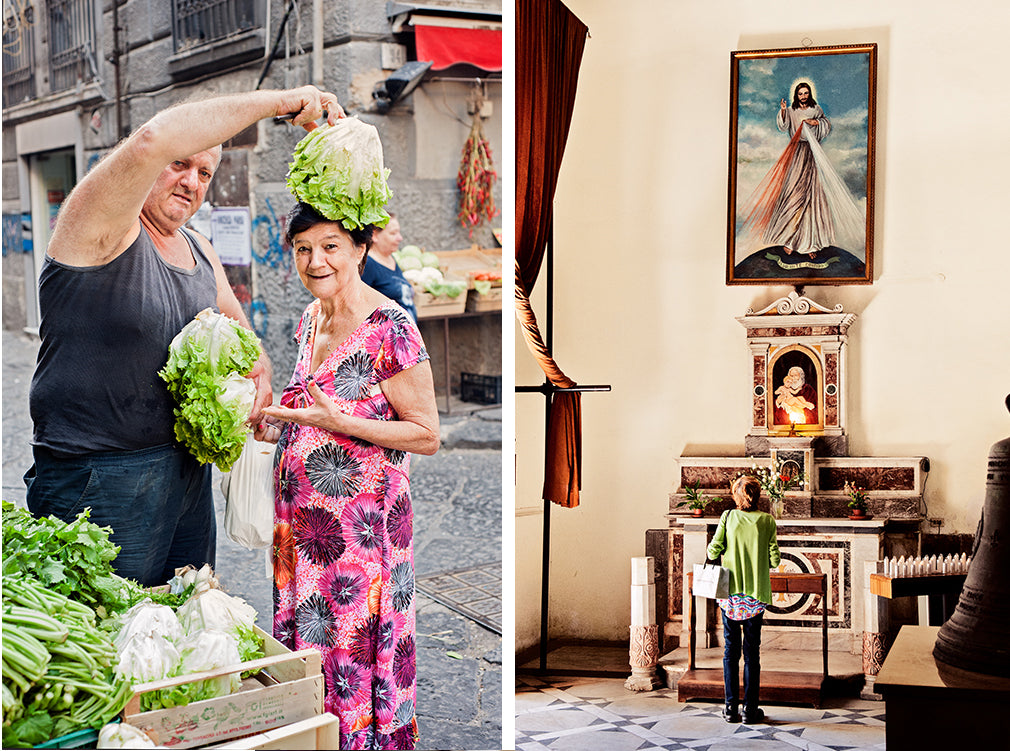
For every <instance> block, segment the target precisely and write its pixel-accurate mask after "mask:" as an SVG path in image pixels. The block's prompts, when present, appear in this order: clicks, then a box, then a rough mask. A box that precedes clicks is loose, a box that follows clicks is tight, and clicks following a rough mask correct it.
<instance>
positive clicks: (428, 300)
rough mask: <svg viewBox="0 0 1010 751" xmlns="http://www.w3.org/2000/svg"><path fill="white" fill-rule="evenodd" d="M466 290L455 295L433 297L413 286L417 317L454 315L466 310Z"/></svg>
mask: <svg viewBox="0 0 1010 751" xmlns="http://www.w3.org/2000/svg"><path fill="white" fill-rule="evenodd" d="M466 299H467V290H463V292H462V293H460V294H459V295H457V296H456V297H449V296H447V295H439V296H438V297H435V296H434V295H432V294H431V293H430V292H425V291H424V290H421V289H418V288H417V287H414V306H415V307H416V308H417V317H418V318H419V319H420V318H431V317H432V316H454V315H458V314H459V313H462V312H463V311H465V310H466Z"/></svg>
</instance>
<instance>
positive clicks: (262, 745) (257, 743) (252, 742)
mask: <svg viewBox="0 0 1010 751" xmlns="http://www.w3.org/2000/svg"><path fill="white" fill-rule="evenodd" d="M207 748H234V749H260V750H262V751H267V749H293V748H297V749H304V751H316V749H335V748H340V719H339V718H338V717H336V716H334V715H332V714H330V713H329V712H324V713H323V714H321V715H318V716H316V717H310V718H309V719H307V720H302V721H300V722H294V723H292V724H290V725H285V726H284V727H281V728H277V729H276V730H268V731H267V732H265V733H258V734H257V735H250V736H248V737H246V738H239V739H237V740H232V741H228V742H227V743H223V744H221V745H216V744H215V745H213V746H207Z"/></svg>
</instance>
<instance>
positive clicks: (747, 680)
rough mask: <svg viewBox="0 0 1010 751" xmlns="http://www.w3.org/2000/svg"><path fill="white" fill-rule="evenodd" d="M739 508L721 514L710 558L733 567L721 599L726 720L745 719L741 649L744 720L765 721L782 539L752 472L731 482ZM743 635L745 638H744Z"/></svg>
mask: <svg viewBox="0 0 1010 751" xmlns="http://www.w3.org/2000/svg"><path fill="white" fill-rule="evenodd" d="M731 492H732V494H733V502H734V503H735V504H736V508H735V509H730V510H728V511H724V512H723V514H722V516H721V517H720V518H719V526H718V527H717V528H716V530H715V535H714V536H713V537H712V542H711V543H709V546H708V557H709V559H710V560H715V559H717V558H718V557H719V556H720V555H721V556H722V565H723V567H725V568H727V569H729V572H730V574H729V591H730V593H731V594H730V596H729V599H726V600H719V601H718V602H719V607H720V609H721V610H722V629H723V639H724V641H725V651H724V653H723V660H722V670H723V680H724V683H725V688H726V706H725V708H724V709H723V718H724V719H725V720H726V722H740V712H739V696H738V693H739V686H740V652H741V647H742V650H743V658H744V673H743V680H744V695H743V721H744V723H745V724H747V725H754V724H757V723H760V722H763V721H764V718H765V715H764V711H763V710H762V709H761V708H760V707H759V706H758V694H759V692H760V689H761V623H762V620H763V617H764V611H765V608H766V607H767V606H768V605H770V604H771V601H772V583H771V576H770V574H771V569H773V568H775V567H776V566H778V565H779V561H780V555H779V544H778V540H777V539H776V524H775V518H774V517H773V516H772V515H771V514H766V513H764V512H763V511H758V510H757V504H758V499H759V498H760V497H761V484H760V483H759V482H758V480H757V478H755V477H752V476H750V475H742V476H741V477H738V478H737V479H736V480H735V481H734V482H733V485H732V487H731ZM741 635H742V639H741Z"/></svg>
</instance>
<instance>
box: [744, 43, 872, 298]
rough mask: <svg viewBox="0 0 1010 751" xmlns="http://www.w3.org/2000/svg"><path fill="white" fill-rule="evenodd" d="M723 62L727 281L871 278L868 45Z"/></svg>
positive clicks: (755, 53) (756, 53) (750, 54)
mask: <svg viewBox="0 0 1010 751" xmlns="http://www.w3.org/2000/svg"><path fill="white" fill-rule="evenodd" d="M730 63H731V94H730V140H729V152H730V159H729V201H728V203H729V220H728V231H727V253H726V283H727V284H765V285H771V284H774V285H787V284H790V285H797V286H802V285H813V284H822V285H823V284H834V285H840V284H872V283H873V192H874V163H875V155H874V149H875V139H874V131H875V127H876V81H877V79H876V75H877V45H876V44H861V45H850V46H833V47H802V48H797V49H779V50H752V51H736V52H733V53H732V54H731V56H730Z"/></svg>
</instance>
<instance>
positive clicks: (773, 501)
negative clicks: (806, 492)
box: [748, 456, 803, 519]
mask: <svg viewBox="0 0 1010 751" xmlns="http://www.w3.org/2000/svg"><path fill="white" fill-rule="evenodd" d="M785 464H786V463H785V462H783V461H781V460H779V458H778V457H777V456H776V457H775V460H774V461H773V462H772V464H771V466H770V467H759V466H757V465H756V464H754V465H752V466H751V471H750V472H749V473H748V474H751V475H753V476H754V477H756V478H757V481H758V482H759V483H761V489H762V490H763V491H764V492H765V493H767V494H768V500H769V502H770V503H769V505H770V507H771V512H772V516H774V517H775V518H776V519H780V518H781V517H782V511H783V508H784V506H785V501H784V498H785V495H786V492H787V491H789V490H792V489H793V488H802V487H803V478H802V477H800V474H799V473H798V472H797V473H796V474H793V473H791V472H789V471H787V470H786V467H785Z"/></svg>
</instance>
